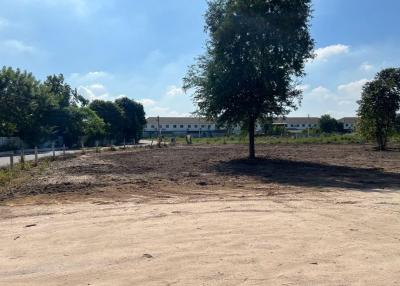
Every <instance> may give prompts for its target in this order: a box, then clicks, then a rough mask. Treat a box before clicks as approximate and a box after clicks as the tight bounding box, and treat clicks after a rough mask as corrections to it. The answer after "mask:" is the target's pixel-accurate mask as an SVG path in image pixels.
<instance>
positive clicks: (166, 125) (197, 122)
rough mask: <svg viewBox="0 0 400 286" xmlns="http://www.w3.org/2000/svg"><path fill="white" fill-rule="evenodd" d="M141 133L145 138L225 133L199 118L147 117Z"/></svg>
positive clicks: (213, 123)
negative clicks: (164, 135)
mask: <svg viewBox="0 0 400 286" xmlns="http://www.w3.org/2000/svg"><path fill="white" fill-rule="evenodd" d="M143 131H144V136H145V137H149V136H157V134H159V133H161V135H162V134H166V135H168V134H173V135H186V134H193V135H199V136H207V135H217V134H224V132H225V130H222V129H219V128H218V127H217V124H216V123H215V122H211V121H208V120H206V119H205V118H200V117H149V118H147V123H146V125H145V128H144V130H143Z"/></svg>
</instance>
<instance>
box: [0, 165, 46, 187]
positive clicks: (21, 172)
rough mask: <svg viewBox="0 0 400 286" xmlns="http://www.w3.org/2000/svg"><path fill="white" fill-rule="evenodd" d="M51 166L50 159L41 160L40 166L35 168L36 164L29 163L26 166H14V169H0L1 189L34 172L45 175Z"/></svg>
mask: <svg viewBox="0 0 400 286" xmlns="http://www.w3.org/2000/svg"><path fill="white" fill-rule="evenodd" d="M49 166H50V159H47V158H46V159H41V160H39V162H38V165H37V166H35V164H34V162H32V161H29V162H25V163H24V164H21V163H17V164H14V168H13V169H12V170H11V169H10V168H1V169H0V187H5V186H7V185H9V184H11V183H12V182H13V181H15V180H19V179H23V178H25V177H28V176H30V174H31V173H32V171H37V172H39V173H43V172H44V171H45V170H47V169H48V168H49Z"/></svg>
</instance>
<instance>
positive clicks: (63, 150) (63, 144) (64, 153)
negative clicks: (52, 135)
mask: <svg viewBox="0 0 400 286" xmlns="http://www.w3.org/2000/svg"><path fill="white" fill-rule="evenodd" d="M63 157H64V159H65V144H63Z"/></svg>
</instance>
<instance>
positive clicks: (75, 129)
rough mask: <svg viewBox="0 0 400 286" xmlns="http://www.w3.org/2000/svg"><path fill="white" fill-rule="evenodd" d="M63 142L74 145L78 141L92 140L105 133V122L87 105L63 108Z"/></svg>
mask: <svg viewBox="0 0 400 286" xmlns="http://www.w3.org/2000/svg"><path fill="white" fill-rule="evenodd" d="M65 112H66V114H67V115H66V117H68V118H69V120H68V121H67V122H65V127H64V128H65V129H64V142H65V144H66V145H67V146H74V145H76V144H77V143H79V142H83V143H85V142H87V141H94V140H97V139H99V138H101V137H102V136H104V134H105V123H104V121H103V120H102V119H101V118H100V117H98V116H97V114H96V113H95V112H94V111H93V110H91V109H90V108H88V107H78V106H70V107H67V108H66V109H65Z"/></svg>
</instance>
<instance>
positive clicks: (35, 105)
mask: <svg viewBox="0 0 400 286" xmlns="http://www.w3.org/2000/svg"><path fill="white" fill-rule="evenodd" d="M51 105H52V102H51V98H50V97H49V95H48V93H47V92H45V90H44V89H43V88H42V87H41V85H40V82H39V81H38V80H36V78H35V77H34V76H33V75H32V74H31V73H28V72H26V71H21V70H19V69H16V70H14V69H12V68H11V67H3V68H2V69H1V71H0V134H1V135H2V136H18V137H20V138H21V139H22V140H23V141H24V142H26V143H27V144H29V145H36V144H38V143H40V142H41V141H43V140H44V139H45V138H46V136H47V135H48V133H49V131H50V126H49V123H48V122H47V120H46V116H45V115H46V112H47V110H48V109H49V107H50V106H51Z"/></svg>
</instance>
